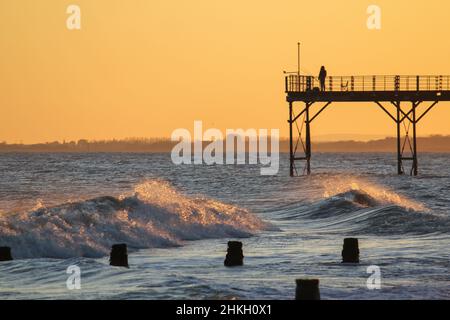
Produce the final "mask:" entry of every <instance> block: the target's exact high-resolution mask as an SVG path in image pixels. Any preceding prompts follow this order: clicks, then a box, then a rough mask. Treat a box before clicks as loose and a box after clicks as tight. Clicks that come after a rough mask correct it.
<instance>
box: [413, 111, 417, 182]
mask: <svg viewBox="0 0 450 320" xmlns="http://www.w3.org/2000/svg"><path fill="white" fill-rule="evenodd" d="M416 106H417V104H416V103H415V102H413V103H412V126H413V166H412V174H413V175H415V176H417V172H418V168H417V167H418V163H417V135H416V123H417V121H416Z"/></svg>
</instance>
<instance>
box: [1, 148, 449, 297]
mask: <svg viewBox="0 0 450 320" xmlns="http://www.w3.org/2000/svg"><path fill="white" fill-rule="evenodd" d="M361 158H362V160H361ZM391 158H392V159H391ZM281 160H282V162H281V164H282V167H281V170H280V173H279V175H278V176H274V177H267V176H265V177H263V176H260V175H259V168H258V167H257V166H174V165H172V164H171V162H170V156H169V155H158V154H152V155H148V154H74V155H70V154H34V155H33V154H22V155H21V154H16V155H15V154H10V155H1V156H0V170H1V172H2V179H0V246H10V247H11V248H12V251H13V256H14V258H15V259H16V260H14V261H12V262H1V263H0V298H7V299H20V298H32V299H35V298H37V299H53V298H69V299H72V298H73V299H79V298H82V299H97V298H102V299H174V298H187V299H194V298H200V299H203V298H210V299H291V298H293V294H294V290H295V283H294V280H295V279H296V278H301V277H317V278H320V280H321V293H322V297H323V298H324V299H421V298H426V299H438V298H444V299H448V298H450V277H449V272H448V271H449V267H450V254H449V251H448V247H449V245H450V234H449V231H450V218H449V211H450V196H449V194H450V193H449V191H450V187H449V186H450V172H449V170H448V169H447V171H442V168H448V164H449V163H450V156H448V155H423V156H422V158H421V160H422V161H421V165H422V167H421V171H422V172H421V176H419V177H416V178H414V177H409V176H397V175H395V163H394V162H395V159H394V157H393V156H392V155H387V154H381V155H380V154H373V155H370V154H366V155H351V154H346V155H342V154H337V155H317V156H316V157H315V159H314V167H313V170H314V174H313V175H312V176H310V177H299V178H289V177H288V168H287V163H288V161H287V157H286V156H285V155H284V156H283V157H282V159H281ZM350 236H355V237H358V238H359V239H360V250H361V263H360V264H359V265H356V266H348V265H342V264H341V263H340V261H341V257H340V251H341V249H342V242H343V238H345V237H350ZM234 239H240V241H243V243H244V255H245V260H244V262H245V265H244V267H240V268H231V269H228V268H225V267H224V266H223V258H224V255H225V251H226V242H227V241H228V240H234ZM122 242H125V243H127V244H128V247H129V251H130V253H129V263H130V268H129V269H122V268H116V267H110V266H109V265H108V254H109V250H110V247H111V245H112V244H114V243H122ZM73 264H76V265H78V266H79V267H80V268H81V270H82V290H80V291H70V290H68V289H67V288H66V279H67V274H66V268H67V267H68V266H69V265H73ZM369 265H378V266H380V268H381V271H382V289H381V290H368V289H367V287H366V280H367V277H368V276H369V275H368V274H367V273H366V268H367V267H368V266H369Z"/></svg>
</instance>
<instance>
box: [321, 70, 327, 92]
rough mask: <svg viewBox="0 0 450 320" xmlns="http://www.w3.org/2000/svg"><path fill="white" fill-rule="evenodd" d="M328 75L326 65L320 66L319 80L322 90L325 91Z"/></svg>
mask: <svg viewBox="0 0 450 320" xmlns="http://www.w3.org/2000/svg"><path fill="white" fill-rule="evenodd" d="M326 77H327V70H325V67H324V66H322V67H321V68H320V73H319V81H320V91H325V79H326Z"/></svg>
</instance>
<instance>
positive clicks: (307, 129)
mask: <svg viewBox="0 0 450 320" xmlns="http://www.w3.org/2000/svg"><path fill="white" fill-rule="evenodd" d="M309 106H310V105H309V104H308V103H306V105H305V112H306V115H305V126H306V127H305V157H306V174H307V175H310V174H311V164H310V162H311V131H310V120H309Z"/></svg>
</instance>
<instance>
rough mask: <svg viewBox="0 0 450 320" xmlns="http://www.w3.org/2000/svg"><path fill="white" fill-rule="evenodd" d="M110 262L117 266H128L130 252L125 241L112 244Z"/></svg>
mask: <svg viewBox="0 0 450 320" xmlns="http://www.w3.org/2000/svg"><path fill="white" fill-rule="evenodd" d="M109 264H110V265H112V266H116V267H126V268H128V253H127V245H126V244H125V243H120V244H114V245H113V246H112V248H111V255H110V257H109Z"/></svg>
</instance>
